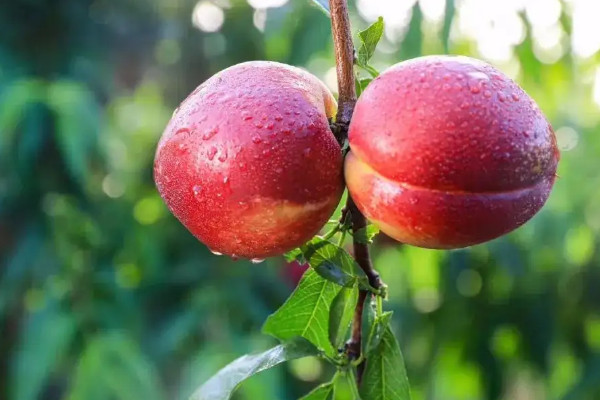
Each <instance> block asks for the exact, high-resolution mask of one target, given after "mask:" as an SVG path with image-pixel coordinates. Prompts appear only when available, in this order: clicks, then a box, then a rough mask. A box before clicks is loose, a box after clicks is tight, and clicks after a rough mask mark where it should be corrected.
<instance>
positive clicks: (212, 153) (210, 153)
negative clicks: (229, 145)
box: [206, 146, 217, 161]
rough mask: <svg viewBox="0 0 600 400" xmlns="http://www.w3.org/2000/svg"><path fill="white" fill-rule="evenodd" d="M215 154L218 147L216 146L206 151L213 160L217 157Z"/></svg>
mask: <svg viewBox="0 0 600 400" xmlns="http://www.w3.org/2000/svg"><path fill="white" fill-rule="evenodd" d="M215 154H217V148H216V147H215V146H212V147H211V148H210V149H208V153H206V156H207V157H208V159H209V160H211V161H212V159H213V158H215Z"/></svg>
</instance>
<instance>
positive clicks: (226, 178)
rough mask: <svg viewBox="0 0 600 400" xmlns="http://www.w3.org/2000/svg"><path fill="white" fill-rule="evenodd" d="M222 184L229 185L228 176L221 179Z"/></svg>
mask: <svg viewBox="0 0 600 400" xmlns="http://www.w3.org/2000/svg"><path fill="white" fill-rule="evenodd" d="M223 183H224V184H226V185H227V184H228V183H229V177H228V176H226V177H224V178H223Z"/></svg>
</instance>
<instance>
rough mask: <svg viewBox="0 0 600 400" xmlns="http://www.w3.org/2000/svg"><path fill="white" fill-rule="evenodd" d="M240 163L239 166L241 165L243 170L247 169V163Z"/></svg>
mask: <svg viewBox="0 0 600 400" xmlns="http://www.w3.org/2000/svg"><path fill="white" fill-rule="evenodd" d="M238 165H239V167H240V170H242V171H245V170H246V163H243V162H241V163H239V164H238Z"/></svg>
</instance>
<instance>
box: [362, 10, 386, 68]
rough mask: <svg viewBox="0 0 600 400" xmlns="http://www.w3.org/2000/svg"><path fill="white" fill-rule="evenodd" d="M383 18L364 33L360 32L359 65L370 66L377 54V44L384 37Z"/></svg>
mask: <svg viewBox="0 0 600 400" xmlns="http://www.w3.org/2000/svg"><path fill="white" fill-rule="evenodd" d="M383 27H384V25H383V18H382V17H379V18H378V19H377V21H375V22H374V23H373V24H371V26H369V27H368V28H367V29H365V30H364V31H360V32H358V38H359V40H360V47H359V49H358V61H357V63H358V65H360V66H363V67H364V66H368V65H369V60H370V59H371V57H373V54H374V53H375V48H376V47H377V43H379V40H380V39H381V36H382V35H383Z"/></svg>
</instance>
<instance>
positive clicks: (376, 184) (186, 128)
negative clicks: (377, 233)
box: [154, 56, 559, 258]
mask: <svg viewBox="0 0 600 400" xmlns="http://www.w3.org/2000/svg"><path fill="white" fill-rule="evenodd" d="M335 109H336V103H335V100H334V98H333V96H332V95H331V93H330V92H329V91H328V89H327V88H326V87H325V86H324V85H323V83H322V82H320V81H319V80H318V79H317V78H316V77H314V76H312V75H310V74H309V73H307V72H305V71H303V70H301V69H298V68H295V67H290V66H286V65H283V64H279V63H273V62H260V61H259V62H248V63H243V64H239V65H235V66H233V67H230V68H227V69H225V70H224V71H221V72H220V73H218V74H216V75H215V76H213V77H212V78H210V79H209V80H207V81H206V82H205V83H203V84H202V85H200V86H199V87H198V88H197V89H196V90H195V91H194V92H193V93H192V94H191V95H190V96H189V97H188V98H187V99H186V100H184V101H183V103H182V104H181V106H180V107H179V108H178V109H177V110H176V111H175V113H174V115H173V118H172V119H171V121H170V122H169V124H168V126H167V128H166V130H165V132H164V134H163V136H162V138H161V141H160V143H159V146H158V150H157V153H156V160H155V172H154V173H155V180H156V184H157V186H158V189H159V192H160V194H161V196H162V197H163V199H164V200H165V202H166V203H167V205H168V207H169V208H170V210H171V211H172V212H173V214H174V215H175V216H176V217H177V218H178V219H179V220H180V221H181V222H182V223H183V224H184V225H185V226H186V227H187V228H188V229H189V230H190V231H191V232H192V233H193V234H194V235H195V236H196V237H197V238H198V239H199V240H200V241H202V242H204V243H205V244H206V245H207V246H208V247H209V248H211V249H212V250H213V251H215V252H219V253H224V254H228V255H232V256H240V257H247V258H264V257H268V256H273V255H277V254H281V253H283V252H285V251H288V250H290V249H292V248H294V247H297V246H299V245H301V244H302V243H304V242H306V241H307V240H308V239H310V238H311V237H312V236H313V235H314V234H316V233H317V232H318V231H319V229H320V228H321V227H322V226H323V225H324V223H325V222H326V221H327V219H328V218H329V217H330V215H331V213H332V212H333V210H334V209H335V207H336V206H337V204H338V202H339V200H340V197H341V194H342V192H343V189H344V182H343V181H344V180H343V178H342V175H343V172H342V163H343V160H342V153H341V149H340V146H339V144H338V143H337V141H336V139H335V138H334V136H333V134H332V132H331V131H330V129H329V122H328V119H329V118H332V117H333V115H334V113H335ZM349 140H350V148H351V152H350V153H349V154H348V155H347V157H346V162H345V163H346V164H345V168H344V171H345V180H346V184H347V186H348V189H349V192H350V195H351V196H352V198H353V199H354V201H355V202H356V204H357V206H358V207H359V209H360V210H361V211H362V212H363V213H364V214H365V215H366V216H367V217H368V218H369V219H370V220H372V222H374V223H375V224H377V225H378V226H379V227H380V228H381V230H382V231H384V232H385V233H387V234H388V235H390V236H392V237H394V238H396V239H397V240H399V241H402V242H404V243H408V244H413V245H416V246H422V247H428V248H458V247H465V246H469V245H473V244H477V243H481V242H484V241H487V240H490V239H493V238H495V237H498V236H500V235H503V234H505V233H507V232H509V231H511V230H513V229H515V228H517V227H518V226H520V225H522V224H523V223H524V222H526V221H527V220H528V219H530V218H531V217H532V216H533V215H534V214H535V213H536V212H537V211H538V210H539V209H540V208H541V207H542V206H543V204H544V202H545V201H546V199H547V198H548V195H549V193H550V190H551V188H552V185H553V183H554V178H555V173H556V167H557V163H558V158H559V154H558V150H557V147H556V142H555V137H554V133H553V131H552V128H551V126H550V124H549V123H548V122H547V120H546V119H545V117H544V116H543V114H542V113H541V112H540V110H539V108H538V107H537V105H536V104H535V103H534V101H533V100H532V99H531V98H530V97H529V96H528V95H527V94H526V93H525V92H524V91H523V90H522V89H521V88H520V87H518V85H516V84H515V83H514V82H513V81H511V80H510V79H509V78H507V77H506V76H505V75H503V74H502V73H500V72H499V71H498V70H496V69H494V68H493V67H491V66H490V65H488V64H485V63H483V62H480V61H477V60H473V59H470V58H466V57H447V56H434V57H422V58H419V59H415V60H411V61H407V62H403V63H400V64H397V65H395V66H393V67H391V68H390V69H388V70H387V71H386V72H384V73H383V74H382V75H380V76H379V77H378V78H377V79H375V80H374V81H373V82H372V83H371V84H370V85H369V87H368V88H367V89H366V90H365V92H364V93H363V94H362V96H361V97H360V99H359V101H358V102H357V104H356V108H355V111H354V116H353V119H352V122H351V125H350V130H349Z"/></svg>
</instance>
